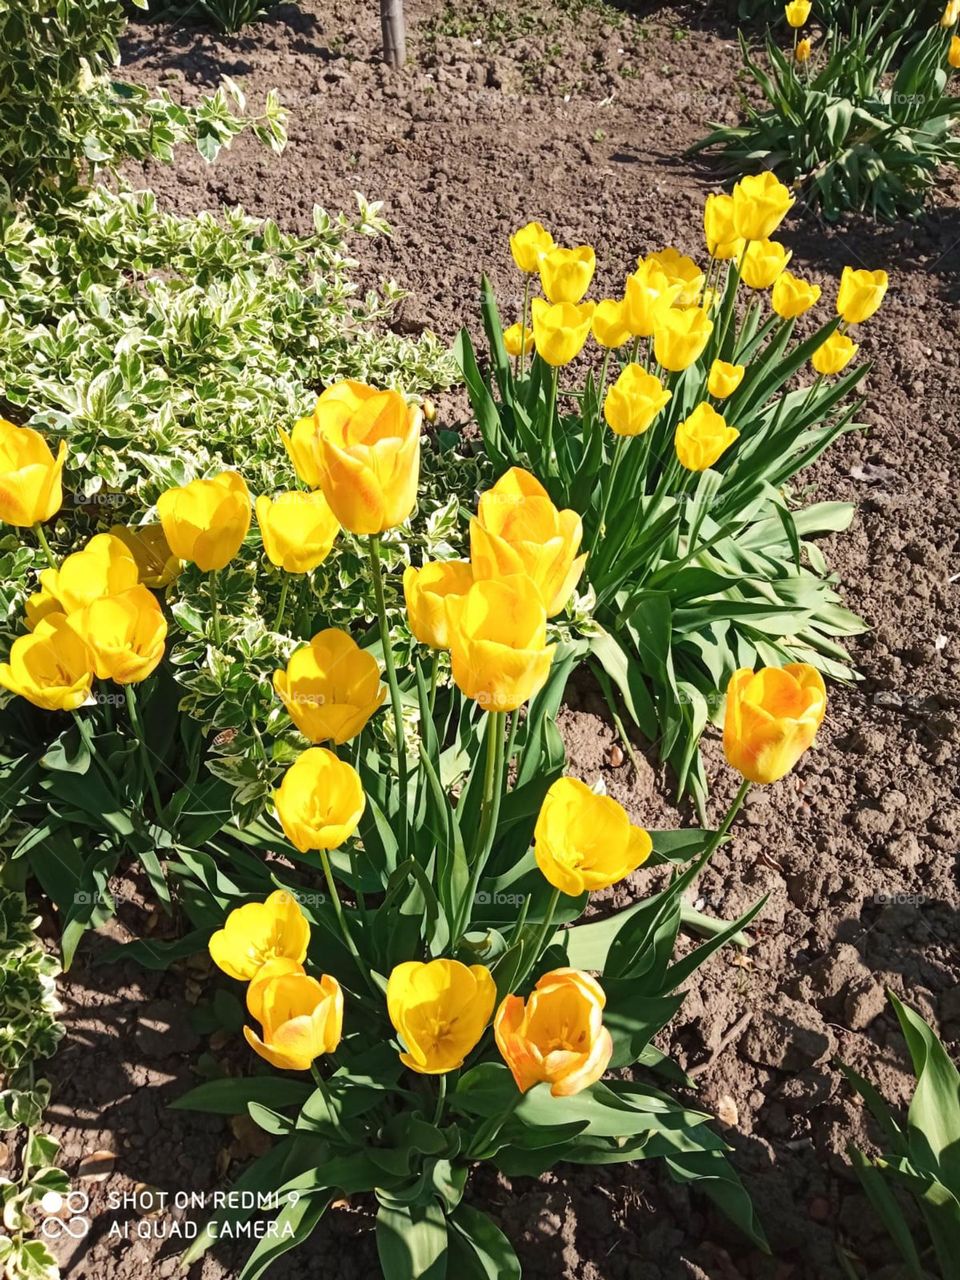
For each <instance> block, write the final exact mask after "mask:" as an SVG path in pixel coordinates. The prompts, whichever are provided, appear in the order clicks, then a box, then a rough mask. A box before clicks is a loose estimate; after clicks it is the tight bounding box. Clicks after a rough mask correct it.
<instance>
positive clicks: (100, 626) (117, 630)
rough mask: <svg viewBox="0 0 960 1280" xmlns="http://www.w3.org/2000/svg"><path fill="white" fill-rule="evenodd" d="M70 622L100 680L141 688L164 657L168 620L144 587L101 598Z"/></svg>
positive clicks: (80, 610)
mask: <svg viewBox="0 0 960 1280" xmlns="http://www.w3.org/2000/svg"><path fill="white" fill-rule="evenodd" d="M68 621H69V624H70V626H71V627H73V629H74V631H76V633H77V635H78V636H79V637H80V639H81V640H82V641H83V643H84V644H85V645H86V646H87V649H88V650H89V651H90V655H91V657H92V659H93V669H94V671H95V673H96V675H97V679H98V680H115V681H116V682H117V684H137V683H139V682H140V681H141V680H146V678H147V676H149V675H151V674H152V673H153V671H154V670H156V668H157V666H158V665H159V663H160V659H161V658H162V657H163V648H164V641H165V640H166V638H167V620H166V618H164V616H163V610H162V609H161V608H160V606H159V604H158V603H157V600H156V597H155V596H153V595H152V594H151V593H150V591H149V590H148V589H147V588H146V587H145V586H143V585H142V584H141V583H138V584H137V585H136V586H135V587H131V588H130V589H129V590H128V591H121V592H120V594H119V595H116V596H101V597H100V598H99V599H98V600H94V601H92V603H90V604H88V605H87V606H86V608H84V609H79V610H78V611H77V612H76V613H71V614H70V616H69V619H68Z"/></svg>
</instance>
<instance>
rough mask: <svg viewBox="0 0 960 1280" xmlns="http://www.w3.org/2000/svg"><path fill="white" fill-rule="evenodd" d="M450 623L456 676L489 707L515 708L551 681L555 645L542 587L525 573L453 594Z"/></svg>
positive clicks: (449, 602)
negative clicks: (550, 638)
mask: <svg viewBox="0 0 960 1280" xmlns="http://www.w3.org/2000/svg"><path fill="white" fill-rule="evenodd" d="M447 627H448V640H449V643H450V657H451V662H452V668H453V679H454V681H455V683H456V685H457V687H458V688H459V689H460V690H461V691H462V692H463V693H465V694H466V696H467V697H468V698H473V699H474V701H475V702H478V703H479V704H480V706H481V707H482V708H483V709H484V710H485V711H515V710H516V709H517V707H519V706H522V705H523V703H525V702H526V701H527V700H528V699H529V698H532V697H533V695H534V694H535V693H536V692H537V691H538V690H539V689H541V688H542V687H543V685H544V684H545V683H546V680H547V676H548V675H549V674H550V663H551V662H552V661H553V651H554V646H553V645H548V644H547V611H546V609H544V607H543V605H542V603H541V601H540V593H539V591H538V588H537V585H536V583H535V582H533V581H532V579H530V578H528V577H527V576H526V574H513V575H511V576H510V577H506V578H490V579H488V580H486V581H483V582H475V583H474V584H473V586H472V587H471V588H470V590H469V591H468V592H467V593H466V594H465V595H462V596H448V597H447Z"/></svg>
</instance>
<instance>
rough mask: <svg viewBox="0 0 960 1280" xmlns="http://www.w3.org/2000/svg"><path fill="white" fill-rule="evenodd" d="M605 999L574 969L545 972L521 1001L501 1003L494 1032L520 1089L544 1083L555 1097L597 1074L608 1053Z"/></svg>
mask: <svg viewBox="0 0 960 1280" xmlns="http://www.w3.org/2000/svg"><path fill="white" fill-rule="evenodd" d="M606 1002H607V998H606V996H605V995H604V992H603V988H602V987H601V986H600V984H599V982H597V980H596V979H595V978H591V977H590V975H589V974H587V973H581V972H580V971H579V970H578V969H554V970H553V971H552V972H551V973H545V974H544V975H543V977H542V978H541V979H540V980H539V982H538V983H537V985H536V986H535V987H534V989H533V992H532V993H531V995H530V998H529V1000H528V1001H527V1002H526V1004H524V1002H523V997H522V996H507V997H506V999H505V1000H503V1001H502V1002H501V1005H500V1008H499V1009H498V1010H497V1016H496V1017H495V1018H494V1020H493V1030H494V1035H495V1036H496V1040H497V1048H498V1049H499V1050H500V1053H501V1055H502V1057H503V1060H504V1062H506V1064H507V1066H508V1067H509V1068H510V1071H511V1073H512V1075H513V1078H514V1080H515V1081H516V1085H517V1088H518V1089H519V1090H520V1092H521V1093H526V1092H527V1090H528V1089H532V1088H533V1086H534V1085H535V1084H540V1083H541V1082H545V1083H547V1084H549V1085H550V1092H551V1093H552V1094H553V1096H554V1097H555V1098H569V1097H572V1096H573V1095H574V1094H576V1093H580V1091H581V1090H583V1089H586V1088H589V1086H590V1085H592V1084H595V1083H596V1082H597V1081H598V1080H599V1079H600V1077H601V1076H602V1075H603V1073H604V1071H606V1069H607V1065H608V1063H609V1062H610V1058H611V1057H612V1055H613V1040H612V1038H611V1036H610V1032H609V1031H608V1030H607V1029H606V1027H605V1026H604V1025H603V1008H604V1005H605V1004H606Z"/></svg>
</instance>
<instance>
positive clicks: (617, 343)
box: [593, 298, 630, 351]
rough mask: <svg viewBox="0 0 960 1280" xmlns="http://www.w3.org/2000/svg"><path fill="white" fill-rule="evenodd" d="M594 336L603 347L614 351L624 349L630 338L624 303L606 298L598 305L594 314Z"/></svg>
mask: <svg viewBox="0 0 960 1280" xmlns="http://www.w3.org/2000/svg"><path fill="white" fill-rule="evenodd" d="M593 336H594V338H596V340H597V342H598V343H599V344H600V346H601V347H606V348H608V350H611V351H612V350H614V349H615V348H617V347H622V346H623V344H624V343H625V342H626V341H627V339H628V338H629V337H630V330H629V328H628V327H627V323H626V319H625V316H624V310H623V303H622V302H617V301H616V300H615V299H613V298H604V300H603V301H602V302H598V303H597V307H596V310H595V311H594V313H593Z"/></svg>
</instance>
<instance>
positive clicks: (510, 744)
mask: <svg viewBox="0 0 960 1280" xmlns="http://www.w3.org/2000/svg"><path fill="white" fill-rule="evenodd" d="M519 725H520V708H519V707H517V708H516V709H515V710H514V711H513V713H512V715H511V716H510V731H509V733H508V734H507V752H506V755H505V756H504V764H505V767H506V768H507V769H509V768H510V761H511V760H512V759H513V752H514V747H515V746H516V742H517V729H518V727H519Z"/></svg>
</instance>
